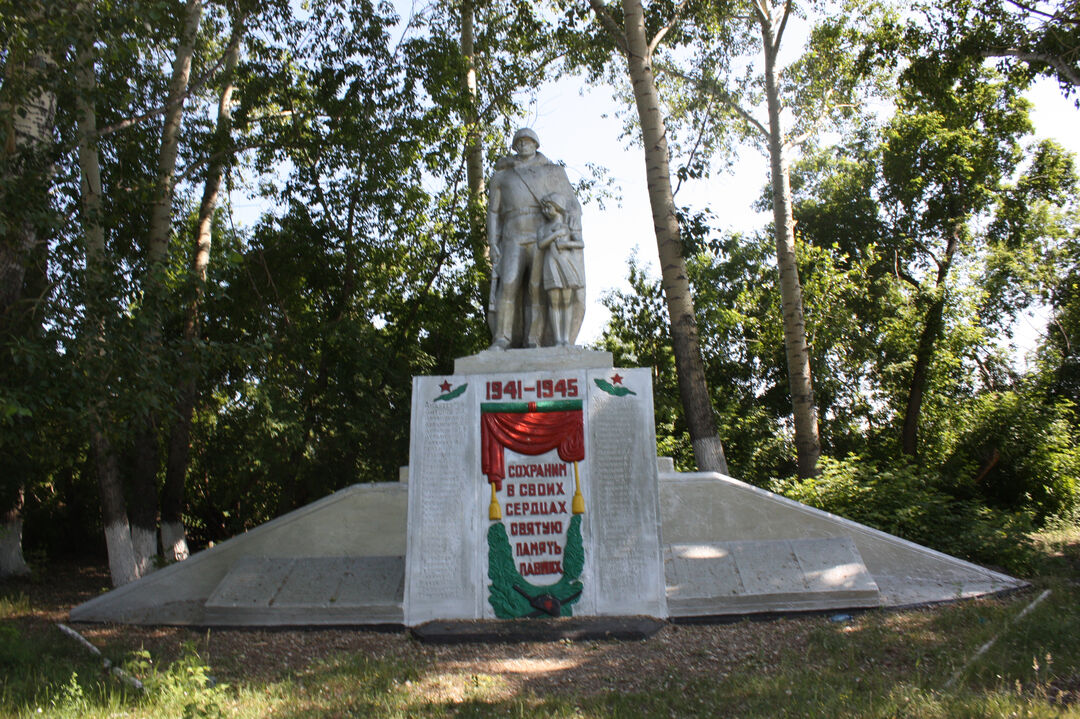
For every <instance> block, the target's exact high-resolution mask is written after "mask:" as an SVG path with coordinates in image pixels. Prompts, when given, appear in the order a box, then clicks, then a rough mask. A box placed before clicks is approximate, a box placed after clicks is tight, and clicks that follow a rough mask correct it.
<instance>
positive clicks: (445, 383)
mask: <svg viewBox="0 0 1080 719" xmlns="http://www.w3.org/2000/svg"><path fill="white" fill-rule="evenodd" d="M451 387H453V385H452V384H450V380H446V379H444V380H443V382H442V384H441V385H439V389H441V390H442V391H443V392H449V391H450V388H451Z"/></svg>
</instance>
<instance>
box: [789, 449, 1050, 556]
mask: <svg viewBox="0 0 1080 719" xmlns="http://www.w3.org/2000/svg"><path fill="white" fill-rule="evenodd" d="M772 489H773V490H774V491H776V492H779V493H780V494H783V495H784V496H786V497H789V498H791V499H794V500H796V501H799V502H802V503H804V504H808V505H810V506H812V507H817V508H818V509H824V510H825V511H828V512H832V513H834V514H838V515H840V516H842V517H847V518H848V519H853V520H855V521H856V522H860V523H862V524H866V525H868V526H871V527H874V528H876V529H880V530H882V531H883V532H888V533H889V534H895V535H897V536H899V537H903V538H905V539H909V540H911V541H913V542H917V543H919V544H923V545H925V546H928V547H933V548H934V549H937V550H939V551H942V552H945V553H947V554H952V555H954V556H958V557H962V558H965V559H970V560H971V561H974V562H981V563H983V564H992V565H995V566H1000V567H1004V568H1005V569H1006V570H1008V571H1012V572H1022V571H1024V570H1025V569H1027V568H1029V566H1030V562H1031V559H1032V551H1031V542H1030V540H1029V539H1028V538H1027V535H1028V533H1029V532H1031V530H1032V522H1031V518H1030V517H1029V516H1028V515H1026V514H1023V513H1020V512H1007V511H1003V510H995V509H990V508H988V507H986V506H985V505H984V504H983V503H981V502H977V501H973V500H970V499H958V498H957V497H955V496H953V495H952V494H950V493H949V492H948V483H947V481H946V480H945V478H943V477H942V475H940V474H938V473H936V472H932V471H929V470H926V469H921V468H919V467H917V466H915V465H912V464H906V463H903V462H902V461H901V462H896V463H891V464H888V463H884V462H880V461H876V460H872V459H866V458H863V457H859V456H851V457H847V458H845V459H842V460H837V459H833V458H823V459H822V463H821V474H820V475H819V476H818V477H813V478H810V479H805V480H797V479H787V480H783V481H777V482H775V483H774V484H773V487H772Z"/></svg>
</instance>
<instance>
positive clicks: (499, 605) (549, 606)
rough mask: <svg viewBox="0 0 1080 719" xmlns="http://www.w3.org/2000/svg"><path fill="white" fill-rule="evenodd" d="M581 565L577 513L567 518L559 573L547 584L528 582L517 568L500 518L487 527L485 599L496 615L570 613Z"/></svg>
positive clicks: (578, 594) (582, 550) (578, 591)
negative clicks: (487, 584) (486, 594)
mask: <svg viewBox="0 0 1080 719" xmlns="http://www.w3.org/2000/svg"><path fill="white" fill-rule="evenodd" d="M584 566H585V548H584V546H583V544H582V541H581V515H575V516H574V517H572V518H571V519H570V526H569V527H568V528H567V531H566V548H565V549H564V550H563V563H562V568H563V574H562V577H561V578H560V579H559V581H558V582H556V583H555V584H552V585H548V586H537V585H535V584H531V583H529V582H528V581H526V579H525V578H524V577H522V576H521V574H520V573H519V572H518V570H517V567H516V566H514V555H513V551H512V550H511V548H510V538H509V537H508V536H507V535H506V527H505V526H503V523H502V522H495V523H493V524H492V525H491V526H490V527H489V528H488V579H490V580H491V586H490V590H491V594H490V595H489V597H488V601H489V602H491V607H492V609H494V610H495V616H496V617H498V618H499V619H519V618H521V617H572V616H573V615H574V609H573V605H574V604H576V603H577V600H578V599H580V598H581V590H582V584H581V582H580V581H578V577H580V576H581V570H582V569H583V568H584Z"/></svg>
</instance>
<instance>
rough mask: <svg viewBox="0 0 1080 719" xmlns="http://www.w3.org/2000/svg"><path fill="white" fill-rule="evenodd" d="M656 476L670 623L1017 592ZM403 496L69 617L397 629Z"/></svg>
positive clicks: (102, 599)
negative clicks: (247, 587)
mask: <svg viewBox="0 0 1080 719" xmlns="http://www.w3.org/2000/svg"><path fill="white" fill-rule="evenodd" d="M659 468H660V475H659V476H660V482H659V485H660V488H659V491H660V510H661V520H662V535H663V538H662V541H663V544H664V559H665V562H664V571H665V575H666V578H667V596H668V600H667V607H668V612H669V615H670V616H672V617H676V618H692V617H708V616H716V615H732V614H754V613H761V612H788V611H808V610H822V609H844V608H855V607H867V606H881V607H901V606H908V605H921V604H931V603H936V602H944V601H950V600H955V599H962V598H967V597H974V596H979V595H984V594H991V593H995V592H1001V591H1006V590H1010V589H1017V588H1020V587H1023V586H1025V582H1023V581H1021V580H1019V579H1015V578H1013V577H1010V576H1007V575H1004V574H1000V573H998V572H993V571H990V570H988V569H985V568H983V567H980V566H978V565H975V564H972V563H970V562H965V561H963V560H960V559H957V558H955V557H950V556H948V555H946V554H942V553H941V552H937V551H934V550H932V549H928V548H926V547H923V546H920V545H918V544H914V543H913V542H908V541H906V540H903V539H900V538H898V537H894V536H892V535H890V534H886V533H885V532H880V531H878V530H876V529H871V528H870V527H866V526H864V525H861V524H858V523H856V522H852V521H850V520H848V519H844V518H843V517H838V516H836V515H833V514H829V513H828V512H823V511H821V510H817V509H813V508H811V507H807V506H806V505H803V504H799V503H798V502H795V501H792V500H790V499H786V498H784V497H781V496H779V495H776V494H772V493H771V492H767V491H765V490H762V489H758V488H756V487H753V486H751V485H748V484H746V483H744V482H740V481H738V480H736V479H733V478H731V477H727V476H724V475H720V474H714V473H693V474H690V473H679V472H675V471H673V469H672V467H671V464H670V460H667V458H663V457H661V458H660V461H659ZM407 493H408V485H407V484H405V483H398V482H387V483H385V484H367V485H354V486H352V487H349V488H347V489H343V490H341V491H340V492H337V493H335V494H333V495H331V496H329V497H326V498H324V499H321V500H319V501H317V502H315V503H313V504H310V505H308V506H307V507H303V508H301V509H298V510H296V511H295V512H291V513H289V514H287V515H285V516H283V517H279V518H278V519H275V520H273V521H271V522H267V523H266V524H264V525H262V526H260V527H257V528H256V529H253V530H251V531H250V532H247V533H245V534H242V535H239V536H237V537H234V538H233V539H230V540H229V541H227V542H223V543H222V544H219V545H217V546H215V547H212V548H210V549H207V550H205V551H202V552H199V553H197V554H194V555H192V556H191V558H189V559H188V560H186V561H184V562H180V563H178V564H173V565H171V566H168V567H166V568H164V569H161V570H158V571H156V572H154V573H152V574H151V575H149V576H147V577H144V578H143V579H140V580H138V581H136V582H133V583H131V584H128V585H126V586H123V587H120V588H119V589H116V590H113V591H112V592H109V593H107V594H103V595H101V596H99V597H96V598H94V599H92V600H90V601H88V602H86V603H84V604H81V605H79V606H78V607H75V608H74V609H72V610H71V619H72V621H88V622H123V623H129V624H193V625H203V626H211V625H245V624H246V625H261V626H266V625H275V624H276V625H296V624H308V623H312V624H320V623H321V624H326V623H330V624H378V623H386V624H400V623H401V622H402V620H401V618H400V617H401V590H400V588H399V587H400V585H399V584H397V583H396V582H397V581H398V580H397V579H396V577H397V575H396V574H395V573H394V572H395V571H396V569H394V566H395V562H398V563H401V562H403V559H402V558H403V557H404V555H405V544H406V540H405V529H406V499H407ZM724 553H727V554H728V555H729V556H730V557H731V559H730V560H725V559H724ZM860 563H861V564H860ZM338 564H340V565H341V566H337V565H338ZM345 565H348V566H345ZM397 566H401V567H402V572H404V568H403V564H400V565H397ZM335 567H336V568H335ZM349 572H352V573H353V575H354V578H353V579H349V578H348V577H346V576H345V575H346V574H347V573H349ZM270 574H275V575H276V576H279V577H280V582H279V583H277V584H273V583H272V582H271V583H264V585H260V586H262V588H260V589H258V590H257V591H256V590H254V589H252V591H250V592H245V591H243V590H242V589H241V588H242V587H243V586H244V584H245V582H252V581H258V582H261V581H262V580H261V579H257V578H256V577H253V575H267V576H269V575H270ZM361 575H362V576H363V577H364V579H363V580H359V577H360V576H361ZM735 575H737V576H735ZM354 580H355V581H354ZM365 583H367V584H368V585H370V587H365V586H363V585H364V584H365ZM874 587H876V594H875V590H874ZM271 600H273V601H271ZM342 601H344V602H345V603H347V604H351V605H352V610H351V611H352V614H351V615H350V614H348V612H341V611H338V610H335V609H334V607H333V606H332V605H334V604H336V603H338V602H342ZM335 613H336V614H335ZM306 617H310V621H307V620H306V619H305V618H306Z"/></svg>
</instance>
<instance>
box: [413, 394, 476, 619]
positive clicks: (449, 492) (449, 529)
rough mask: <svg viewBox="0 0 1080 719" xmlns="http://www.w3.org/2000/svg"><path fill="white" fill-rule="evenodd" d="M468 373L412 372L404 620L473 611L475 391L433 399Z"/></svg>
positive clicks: (474, 594)
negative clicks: (422, 374) (414, 374)
mask: <svg viewBox="0 0 1080 719" xmlns="http://www.w3.org/2000/svg"><path fill="white" fill-rule="evenodd" d="M468 380H469V378H467V377H452V378H449V379H444V378H441V377H416V378H414V379H413V421H412V433H411V437H410V451H409V465H410V470H409V525H408V535H407V537H408V540H407V544H408V548H407V556H408V566H407V567H406V582H405V602H404V607H405V621H406V623H407V624H410V625H413V624H419V623H421V622H424V621H428V620H430V619H437V618H445V617H473V616H476V611H477V609H476V607H477V601H478V596H479V592H478V589H477V586H476V572H477V549H478V547H477V541H476V533H477V532H476V517H475V514H476V512H475V507H476V506H477V504H478V497H477V487H478V486H479V483H478V482H477V480H476V477H477V474H478V471H479V469H478V467H477V464H478V463H477V455H476V449H475V445H476V443H477V440H476V435H477V428H476V427H474V425H475V422H474V421H473V417H474V415H475V413H476V406H475V405H476V402H475V395H476V393H475V391H472V390H473V388H472V385H471V384H470V385H469V387H467V388H466V389H465V390H463V391H462V392H461V393H459V394H458V395H457V396H455V397H454V398H453V399H450V400H441V401H440V400H438V399H437V398H439V397H446V396H447V395H448V394H449V393H448V392H447V391H446V389H445V385H442V384H441V383H444V382H449V383H450V384H451V386H453V387H455V388H460V387H461V386H462V385H466V384H469V382H468ZM413 468H415V469H413Z"/></svg>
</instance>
